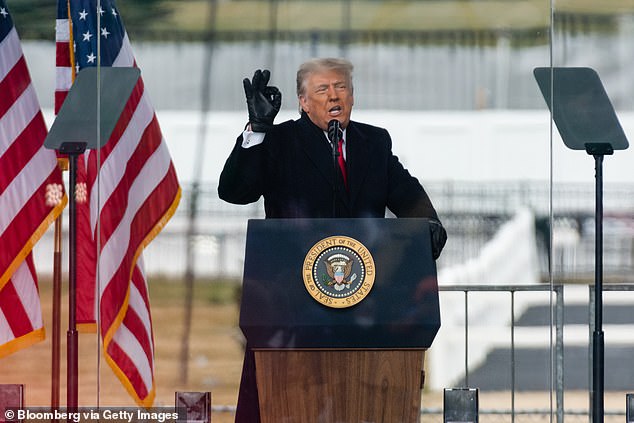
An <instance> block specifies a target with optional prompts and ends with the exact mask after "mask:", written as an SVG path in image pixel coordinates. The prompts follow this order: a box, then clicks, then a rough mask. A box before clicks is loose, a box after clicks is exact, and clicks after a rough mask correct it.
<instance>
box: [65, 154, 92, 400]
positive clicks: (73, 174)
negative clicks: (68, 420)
mask: <svg viewBox="0 0 634 423" xmlns="http://www.w3.org/2000/svg"><path fill="white" fill-rule="evenodd" d="M85 150H86V143H81V142H70V143H63V144H62V148H61V149H60V152H61V153H63V154H67V155H68V163H69V167H68V182H69V184H68V185H69V191H70V194H69V197H70V198H69V200H68V244H69V245H68V246H69V248H68V250H69V251H68V331H67V332H66V342H67V344H66V385H67V387H66V406H67V407H68V409H69V410H75V409H77V406H78V402H79V401H78V398H79V388H78V386H79V383H78V378H79V358H78V357H79V353H78V350H79V342H78V336H77V316H76V311H77V307H76V306H77V208H76V198H75V188H76V186H77V157H78V156H79V155H80V154H82V153H83V152H84V151H85Z"/></svg>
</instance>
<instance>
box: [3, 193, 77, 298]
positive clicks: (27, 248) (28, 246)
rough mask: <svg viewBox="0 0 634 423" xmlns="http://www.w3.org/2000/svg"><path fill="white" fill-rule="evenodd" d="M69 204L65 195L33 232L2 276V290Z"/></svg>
mask: <svg viewBox="0 0 634 423" xmlns="http://www.w3.org/2000/svg"><path fill="white" fill-rule="evenodd" d="M67 202H68V197H67V196H66V194H64V197H63V198H62V201H61V202H60V203H59V204H58V205H57V206H55V207H53V209H52V210H51V212H50V213H49V214H48V215H47V216H46V218H45V219H43V220H42V223H40V225H39V226H38V227H37V229H36V230H35V231H33V234H32V235H31V237H30V238H29V239H28V240H27V242H25V243H24V246H23V247H22V250H20V252H19V253H18V254H16V256H15V258H14V259H13V261H12V262H11V264H9V266H7V269H6V270H5V272H4V273H3V274H2V276H0V290H2V288H4V286H5V285H6V284H7V283H8V282H9V280H10V279H11V276H12V275H13V273H15V271H16V270H17V269H18V267H20V265H21V264H22V262H23V261H24V260H25V259H26V256H28V255H29V253H30V252H31V251H32V250H33V247H34V246H35V244H36V243H37V242H38V241H39V240H40V238H42V235H44V233H45V232H46V231H47V230H48V227H49V226H50V225H51V224H53V222H55V219H57V218H58V217H59V215H60V214H61V213H62V210H63V209H64V207H66V203H67Z"/></svg>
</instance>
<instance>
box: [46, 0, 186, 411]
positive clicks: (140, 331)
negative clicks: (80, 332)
mask: <svg viewBox="0 0 634 423" xmlns="http://www.w3.org/2000/svg"><path fill="white" fill-rule="evenodd" d="M59 1H60V2H62V3H63V4H60V7H59V8H58V10H59V12H58V21H57V28H58V44H57V46H58V55H57V69H58V70H57V76H58V83H60V82H62V83H63V82H64V81H69V80H71V79H72V71H73V70H75V71H79V72H81V69H83V68H85V67H88V66H96V65H97V64H98V63H100V65H101V66H119V67H133V66H136V63H135V60H134V57H133V54H132V50H131V47H130V42H129V40H128V36H127V34H126V32H125V29H124V27H123V23H122V21H121V17H120V15H119V12H118V9H117V8H116V6H115V4H114V2H113V1H111V0H102V1H101V2H100V5H99V8H97V5H96V1H95V0H70V1H69V3H68V4H69V7H70V9H66V11H65V10H64V4H65V3H66V0H59ZM68 10H69V12H70V13H68ZM97 16H99V24H98V22H97ZM68 17H70V20H69V19H68ZM64 19H66V23H67V24H70V27H71V28H72V29H71V30H70V31H69V30H68V29H64ZM64 35H65V36H66V40H67V41H68V42H69V43H70V42H73V44H69V45H74V51H73V50H72V49H69V52H70V53H73V54H66V53H64V52H61V51H60V49H61V47H62V46H63V44H64V42H62V41H59V40H60V37H62V36H64ZM98 38H99V39H100V41H101V43H100V56H101V57H98V51H97V39H98ZM64 55H66V56H67V57H68V59H69V60H70V63H68V62H65V63H61V60H60V58H63V57H64ZM73 61H74V68H73ZM69 76H70V78H69ZM65 89H67V88H64V86H62V85H60V86H58V88H57V92H56V97H62V96H63V95H64V93H63V91H64V90H65ZM98 155H99V157H98ZM81 163H82V165H81V166H79V167H80V168H82V167H83V169H78V181H80V180H81V179H83V178H85V179H84V181H85V185H84V184H83V183H81V182H80V183H79V184H78V192H77V194H76V195H77V202H78V208H77V222H78V228H77V236H78V242H77V245H78V250H77V254H78V256H77V265H78V272H77V304H78V310H77V319H78V322H79V323H82V322H83V323H92V322H95V321H97V319H96V310H97V309H99V316H100V319H99V325H100V331H101V336H102V339H103V351H104V354H105V357H106V361H107V362H108V364H109V365H110V367H111V368H112V370H113V371H114V373H115V374H116V375H117V376H118V378H119V379H120V380H121V382H122V383H123V385H124V386H125V388H126V390H127V391H128V392H129V393H130V395H131V396H132V397H133V398H134V399H135V401H136V402H137V403H138V404H139V405H142V406H151V405H152V403H153V401H154V397H155V383H154V338H153V331H152V318H151V314H150V303H149V295H148V289H147V280H146V277H145V273H144V267H143V257H142V253H143V249H144V248H145V247H146V246H147V245H148V244H149V243H150V241H151V240H152V239H153V238H154V237H155V236H156V235H157V234H158V233H159V232H160V231H161V229H162V228H163V227H164V225H165V224H166V223H167V221H168V220H169V218H170V217H171V216H172V215H173V213H174V211H175V210H176V207H177V206H178V202H179V200H180V195H181V190H180V186H179V184H178V180H177V177H176V172H175V169H174V166H173V164H172V161H171V157H170V154H169V152H168V150H167V145H166V143H165V140H164V139H163V136H162V135H161V129H160V127H159V124H158V121H157V119H156V115H155V112H154V109H153V107H152V105H151V104H150V100H149V98H148V94H147V92H146V91H145V89H144V85H143V81H142V80H141V79H139V81H138V83H137V85H136V86H135V88H134V90H133V91H132V94H131V96H130V98H129V99H128V102H127V104H126V106H125V109H124V111H123V113H122V115H121V117H120V119H119V121H118V123H117V125H116V126H115V129H114V131H113V134H112V136H111V137H110V139H109V140H108V142H107V144H106V145H105V146H104V147H102V148H101V149H100V150H99V151H96V150H92V151H87V152H86V153H85V154H84V158H83V160H81ZM84 187H85V188H84ZM97 193H99V194H98V195H97ZM84 197H85V203H82V201H83V199H84ZM82 204H83V206H82ZM98 246H99V247H98ZM97 248H99V252H98V253H97ZM97 257H98V262H99V263H98V264H99V265H98V267H97ZM96 269H99V270H98V271H99V274H98V275H95V274H96ZM96 292H98V293H99V301H95V298H94V297H95V293H96ZM96 303H98V307H95V304H96Z"/></svg>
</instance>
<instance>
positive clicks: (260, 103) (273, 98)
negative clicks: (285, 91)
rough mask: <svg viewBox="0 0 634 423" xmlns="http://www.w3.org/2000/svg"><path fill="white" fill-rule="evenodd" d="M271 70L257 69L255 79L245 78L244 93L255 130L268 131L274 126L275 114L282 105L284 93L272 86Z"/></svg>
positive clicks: (250, 119) (252, 126) (252, 127)
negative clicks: (270, 82)
mask: <svg viewBox="0 0 634 423" xmlns="http://www.w3.org/2000/svg"><path fill="white" fill-rule="evenodd" d="M270 78H271V72H269V71H268V70H263V71H262V70H260V69H258V70H256V71H255V73H254V74H253V79H252V80H251V81H249V78H244V80H243V81H242V84H243V85H244V94H245V95H246V97H247V109H248V110H249V123H250V124H251V130H252V131H254V132H266V131H268V130H269V129H271V127H272V126H273V120H274V119H275V115H277V112H279V111H280V107H281V106H282V93H281V92H280V90H278V89H277V87H270V86H267V85H266V84H268V83H269V79H270Z"/></svg>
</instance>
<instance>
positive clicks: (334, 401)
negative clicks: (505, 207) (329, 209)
mask: <svg viewBox="0 0 634 423" xmlns="http://www.w3.org/2000/svg"><path fill="white" fill-rule="evenodd" d="M240 307H241V310H240V328H241V329H242V331H243V333H244V335H245V337H246V339H247V344H248V345H250V347H251V348H252V349H253V351H254V355H255V368H256V372H255V373H256V381H257V389H258V396H259V406H260V416H261V421H262V422H263V423H266V422H282V421H283V422H301V423H309V422H323V421H328V422H391V423H395V422H418V421H419V416H420V403H421V393H422V387H423V383H424V356H425V350H426V349H427V348H429V346H430V345H431V343H432V341H433V339H434V337H435V336H436V333H437V332H438V329H439V328H440V311H439V305H438V285H437V281H436V267H435V263H434V261H433V259H432V254H431V246H430V235H429V227H428V224H427V222H426V220H425V219H265V220H250V221H249V224H248V229H247V242H246V254H245V265H244V279H243V292H242V300H241V306H240Z"/></svg>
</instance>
